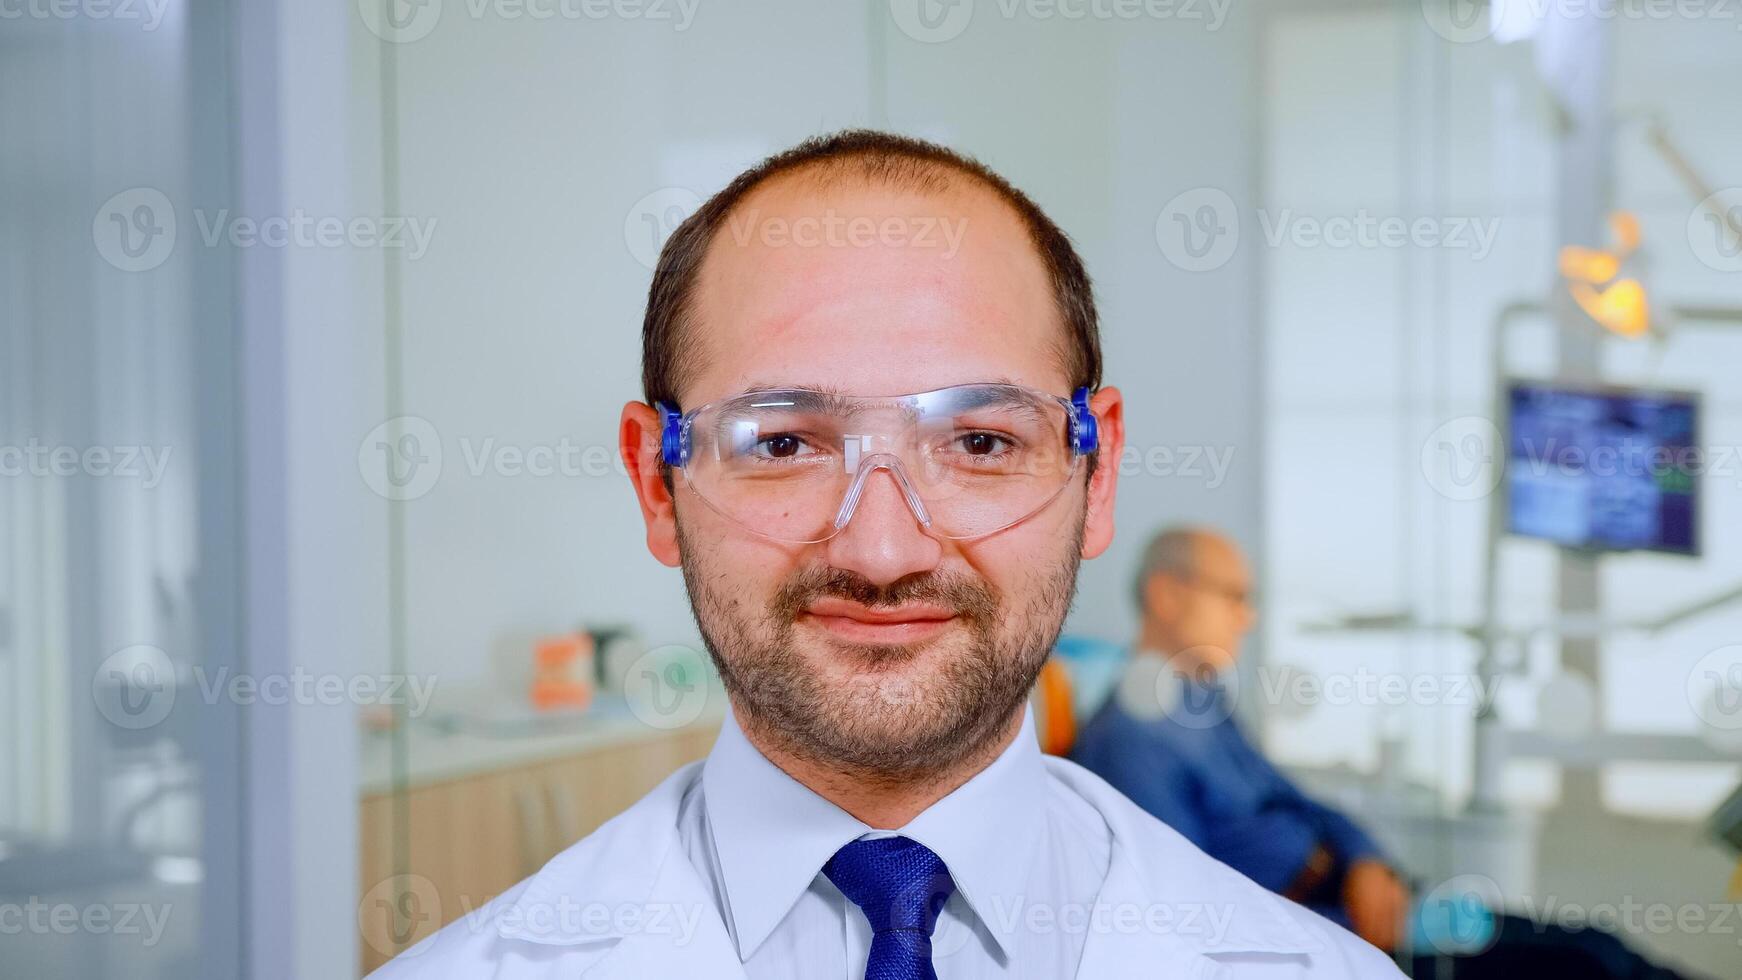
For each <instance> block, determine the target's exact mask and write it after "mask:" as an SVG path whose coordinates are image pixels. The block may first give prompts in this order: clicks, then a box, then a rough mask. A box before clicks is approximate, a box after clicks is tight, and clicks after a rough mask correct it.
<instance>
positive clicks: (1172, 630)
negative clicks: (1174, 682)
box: [1148, 537, 1256, 673]
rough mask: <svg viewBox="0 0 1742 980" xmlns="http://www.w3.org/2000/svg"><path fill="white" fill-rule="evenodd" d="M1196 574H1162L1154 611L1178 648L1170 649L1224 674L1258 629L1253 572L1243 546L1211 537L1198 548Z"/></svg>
mask: <svg viewBox="0 0 1742 980" xmlns="http://www.w3.org/2000/svg"><path fill="white" fill-rule="evenodd" d="M1193 551H1194V555H1193V563H1192V564H1193V570H1192V573H1191V574H1190V575H1186V576H1172V575H1158V576H1156V581H1154V582H1153V583H1152V584H1151V588H1150V589H1149V593H1148V597H1149V600H1150V601H1149V614H1150V615H1151V616H1152V617H1155V618H1156V619H1157V621H1158V625H1159V626H1160V628H1161V629H1160V632H1161V634H1162V635H1163V636H1166V637H1167V638H1168V643H1169V645H1170V646H1172V647H1174V649H1172V650H1168V651H1164V652H1166V653H1170V654H1174V655H1176V656H1184V657H1185V658H1186V659H1187V660H1191V661H1195V662H1199V663H1202V664H1203V665H1204V666H1207V667H1209V668H1210V669H1211V670H1212V671H1215V672H1218V673H1219V672H1221V671H1223V670H1226V669H1227V668H1228V667H1230V666H1232V665H1233V663H1234V661H1235V660H1236V659H1237V658H1238V657H1239V655H1240V643H1241V640H1242V639H1244V637H1245V635H1246V633H1247V632H1248V631H1249V630H1251V629H1252V625H1253V622H1254V619H1255V616H1256V614H1255V612H1254V610H1253V607H1252V572H1251V570H1250V569H1248V568H1247V567H1246V561H1245V559H1244V558H1242V557H1241V556H1240V549H1239V548H1237V547H1235V546H1234V544H1233V543H1232V542H1230V541H1228V540H1226V539H1224V538H1217V537H1206V538H1204V539H1203V540H1201V541H1199V542H1197V544H1196V545H1195V547H1194V548H1193Z"/></svg>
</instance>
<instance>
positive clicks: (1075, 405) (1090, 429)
mask: <svg viewBox="0 0 1742 980" xmlns="http://www.w3.org/2000/svg"><path fill="white" fill-rule="evenodd" d="M1100 444H1101V424H1100V423H1099V422H1098V421H1096V420H1095V413H1094V412H1091V411H1089V389H1088V388H1087V387H1083V388H1078V389H1077V390H1076V391H1075V392H1073V393H1072V394H1071V449H1072V450H1073V451H1074V452H1075V453H1076V454H1077V455H1078V456H1087V455H1089V454H1090V453H1092V452H1094V451H1095V448H1096V447H1097V446H1099V445H1100Z"/></svg>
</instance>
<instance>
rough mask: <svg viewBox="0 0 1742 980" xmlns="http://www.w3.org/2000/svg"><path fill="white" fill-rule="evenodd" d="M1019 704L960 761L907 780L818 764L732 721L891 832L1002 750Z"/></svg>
mask: <svg viewBox="0 0 1742 980" xmlns="http://www.w3.org/2000/svg"><path fill="white" fill-rule="evenodd" d="M1025 707H1026V706H1019V707H1018V708H1017V709H1016V711H1015V712H1013V713H1012V714H1011V716H1010V717H1009V718H1008V719H1006V721H1005V723H1004V725H1003V727H1002V728H1001V729H1000V730H999V731H998V733H997V734H996V735H994V736H993V737H992V738H990V739H987V740H986V742H985V745H983V746H982V747H981V748H980V749H979V750H977V751H975V752H972V753H970V754H968V755H967V756H965V757H963V758H962V760H961V761H959V762H957V763H955V764H953V765H951V766H949V767H947V768H945V769H942V770H939V771H936V772H928V773H924V774H923V775H919V776H915V777H908V778H892V777H888V776H885V775H882V774H866V773H861V772H856V771H853V770H850V769H843V768H841V767H839V766H831V765H828V764H825V763H819V762H817V761H815V760H813V759H810V758H809V757H807V756H805V755H804V754H802V753H799V752H795V751H793V750H792V749H791V748H790V747H789V746H788V745H787V744H786V742H785V740H783V739H781V738H779V737H778V736H775V735H772V734H771V733H769V732H767V731H764V730H763V729H762V726H759V725H756V724H754V723H753V722H752V721H751V719H749V718H747V717H745V716H744V715H742V714H740V715H738V719H739V727H740V728H741V729H742V730H743V732H744V737H745V739H746V740H748V741H749V742H750V744H751V745H753V746H755V747H756V750H757V751H758V752H761V753H762V755H763V757H764V758H766V759H767V760H768V761H769V762H772V763H774V764H775V765H776V766H777V767H779V768H780V770H781V771H783V772H785V773H786V774H787V775H788V776H791V777H792V778H793V779H796V780H798V781H799V782H800V783H802V784H804V786H805V787H806V788H807V789H809V790H810V791H811V792H813V793H815V794H817V795H818V796H820V797H822V798H823V799H825V800H828V801H829V802H830V803H833V804H834V805H836V806H838V807H840V808H841V809H843V810H845V811H847V812H848V813H850V814H852V815H853V817H854V819H856V820H858V821H859V822H860V823H863V824H865V825H866V826H868V827H872V828H874V829H876V830H896V829H899V828H901V827H904V826H906V825H907V824H909V823H911V822H913V819H914V818H915V817H917V816H919V815H920V814H921V813H924V812H925V811H926V809H927V808H928V807H930V806H931V805H932V804H933V803H936V802H937V801H939V800H941V799H943V798H944V797H946V796H948V795H950V794H951V793H953V792H955V791H956V789H957V788H958V787H960V786H961V785H962V784H963V783H966V782H967V781H968V780H970V779H972V778H974V776H975V775H977V774H978V773H979V772H980V770H982V769H985V768H986V767H987V766H989V765H991V764H992V762H993V760H995V759H997V758H998V757H999V756H1000V755H1002V754H1004V750H1005V749H1007V748H1009V747H1010V743H1011V742H1014V741H1015V740H1016V736H1017V735H1018V734H1019V733H1020V732H1021V731H1022V719H1023V713H1024V710H1025Z"/></svg>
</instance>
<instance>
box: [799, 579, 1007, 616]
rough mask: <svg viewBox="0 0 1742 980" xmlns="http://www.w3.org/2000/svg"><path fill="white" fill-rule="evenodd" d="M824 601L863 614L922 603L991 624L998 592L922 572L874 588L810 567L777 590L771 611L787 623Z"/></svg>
mask: <svg viewBox="0 0 1742 980" xmlns="http://www.w3.org/2000/svg"><path fill="white" fill-rule="evenodd" d="M825 597H829V598H839V599H846V600H849V601H851V602H857V603H859V604H860V605H862V606H864V607H866V608H867V609H877V608H880V607H883V608H888V607H894V606H900V605H905V604H907V603H910V602H923V603H926V604H929V605H937V606H943V607H944V608H947V609H953V610H955V612H956V614H957V615H958V616H962V617H964V618H967V619H971V620H976V621H979V622H990V621H991V620H992V619H993V618H994V617H995V616H996V615H997V612H998V594H997V592H996V591H995V590H994V589H993V588H992V587H991V586H989V585H987V584H986V583H985V582H984V581H982V580H980V579H977V578H975V577H973V576H971V575H966V574H963V573H961V572H920V573H916V574H914V575H908V576H906V577H904V578H900V579H897V580H895V581H894V582H890V583H889V584H887V585H878V584H877V583H875V582H872V581H871V580H870V579H867V578H866V577H865V576H863V575H860V574H859V573H857V572H853V571H848V570H847V569H844V568H829V567H811V568H807V569H805V570H803V571H801V572H798V573H797V574H795V575H794V576H793V577H792V578H790V579H788V580H787V582H786V584H785V585H783V586H781V588H780V591H779V593H777V594H776V595H775V597H774V601H773V602H772V603H770V609H771V611H772V612H773V613H774V615H775V617H776V618H777V619H778V620H780V621H785V622H790V621H791V620H793V619H796V618H797V617H798V615H799V613H801V612H803V611H804V610H805V608H806V607H808V606H809V605H810V604H811V603H813V602H815V601H816V600H818V599H821V598H825Z"/></svg>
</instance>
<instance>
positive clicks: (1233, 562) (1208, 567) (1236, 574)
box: [1193, 536, 1249, 585]
mask: <svg viewBox="0 0 1742 980" xmlns="http://www.w3.org/2000/svg"><path fill="white" fill-rule="evenodd" d="M1193 552H1194V555H1193V557H1194V559H1195V564H1196V565H1197V572H1198V574H1199V575H1202V576H1204V577H1205V578H1209V579H1214V580H1215V581H1216V582H1218V583H1220V584H1224V585H1238V584H1241V583H1244V582H1245V581H1246V580H1247V578H1248V577H1249V572H1248V570H1247V568H1246V559H1245V558H1244V557H1243V556H1242V555H1241V554H1240V549H1239V547H1237V546H1236V545H1235V544H1234V543H1233V542H1232V541H1229V540H1227V539H1226V538H1222V537H1219V536H1209V537H1204V538H1201V539H1199V540H1198V541H1197V542H1196V544H1195V547H1194V548H1193Z"/></svg>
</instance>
